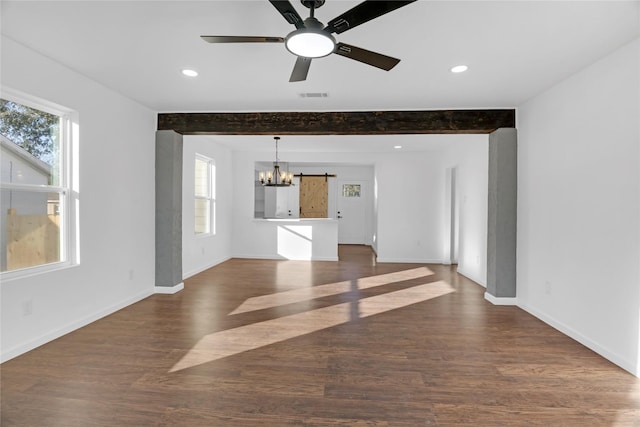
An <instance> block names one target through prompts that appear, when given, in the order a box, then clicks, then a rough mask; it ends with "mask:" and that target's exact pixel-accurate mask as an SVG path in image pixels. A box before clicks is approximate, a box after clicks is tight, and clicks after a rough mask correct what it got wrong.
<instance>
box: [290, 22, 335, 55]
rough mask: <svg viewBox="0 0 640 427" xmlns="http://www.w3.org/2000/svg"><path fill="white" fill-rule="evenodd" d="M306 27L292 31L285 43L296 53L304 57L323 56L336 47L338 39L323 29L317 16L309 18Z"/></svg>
mask: <svg viewBox="0 0 640 427" xmlns="http://www.w3.org/2000/svg"><path fill="white" fill-rule="evenodd" d="M304 24H305V27H304V28H300V29H299V30H295V31H293V32H291V33H290V34H289V35H288V36H287V37H286V38H285V42H284V45H285V46H286V47H287V50H288V51H289V52H291V53H293V54H294V55H297V56H302V57H304V58H322V57H323V56H327V55H329V54H331V53H333V51H334V50H335V48H336V39H335V38H334V37H333V36H332V35H331V34H329V33H327V32H326V31H324V30H323V29H322V24H321V23H320V21H318V20H317V19H316V18H307V19H305V21H304Z"/></svg>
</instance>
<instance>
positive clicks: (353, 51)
mask: <svg viewBox="0 0 640 427" xmlns="http://www.w3.org/2000/svg"><path fill="white" fill-rule="evenodd" d="M334 53H335V54H338V55H340V56H344V57H346V58H351V59H355V60H356V61H360V62H364V63H365V64H369V65H373V66H374V67H378V68H381V69H383V70H386V71H389V70H390V69H392V68H393V67H395V66H396V65H398V62H400V60H399V59H397V58H392V57H391V56H387V55H383V54H381V53H376V52H371V51H370V50H366V49H362V48H359V47H355V46H351V45H349V44H345V43H338V44H336V50H335V51H334Z"/></svg>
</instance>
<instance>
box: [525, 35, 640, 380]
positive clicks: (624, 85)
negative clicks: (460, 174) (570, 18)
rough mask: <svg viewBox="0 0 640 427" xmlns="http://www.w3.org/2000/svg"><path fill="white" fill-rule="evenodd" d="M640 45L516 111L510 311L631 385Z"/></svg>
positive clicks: (638, 276) (637, 282)
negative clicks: (589, 352) (514, 304)
mask: <svg viewBox="0 0 640 427" xmlns="http://www.w3.org/2000/svg"><path fill="white" fill-rule="evenodd" d="M639 64H640V40H636V41H635V42H633V43H631V44H629V45H627V46H624V47H623V48H621V49H619V50H617V51H615V52H613V53H612V54H611V55H609V56H607V57H605V58H603V59H602V60H600V61H598V62H596V63H594V64H592V65H591V66H589V67H587V68H585V69H584V70H582V71H581V72H579V73H577V74H575V75H574V76H572V77H570V78H568V79H567V80H565V81H563V82H561V83H560V84H558V85H556V86H554V87H552V88H551V89H549V90H548V91H546V92H544V93H542V94H540V95H539V96H537V97H535V98H533V99H531V100H530V101H528V102H526V103H525V104H524V105H522V106H520V107H519V108H518V114H517V115H518V129H519V135H518V140H519V155H518V169H519V170H518V254H517V255H518V265H517V269H518V304H519V305H520V306H521V307H522V308H524V309H525V310H528V311H530V312H531V313H533V314H535V315H536V316H538V317H540V318H541V319H542V320H544V321H546V322H548V323H550V324H551V325H552V326H554V327H556V328H558V329H559V330H561V331H563V332H565V333H567V334H568V335H570V336H572V337H573V338H575V339H577V340H578V341H580V342H582V343H583V344H585V345H587V346H588V347H590V348H591V349H593V350H595V351H596V352H598V353H600V354H602V355H603V356H605V357H607V358H608V359H610V360H612V361H613V362H614V363H616V364H618V365H620V366H622V367H623V368H625V369H627V370H629V371H631V372H634V373H636V375H638V374H639V373H640V370H639V369H638V344H639V342H638V334H639V329H638V322H639V309H640V271H639V268H640V249H639V242H640V176H639V167H638V165H639V164H640V149H639V144H640V129H639V122H640V66H639Z"/></svg>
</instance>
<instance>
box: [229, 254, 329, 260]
mask: <svg viewBox="0 0 640 427" xmlns="http://www.w3.org/2000/svg"><path fill="white" fill-rule="evenodd" d="M233 258H242V259H272V260H276V261H282V260H289V261H338V257H337V256H335V257H312V258H311V259H290V258H286V257H283V256H278V255H272V256H269V255H251V254H241V255H234V256H233Z"/></svg>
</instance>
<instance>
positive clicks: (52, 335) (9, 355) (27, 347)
mask: <svg viewBox="0 0 640 427" xmlns="http://www.w3.org/2000/svg"><path fill="white" fill-rule="evenodd" d="M150 295H152V292H151V291H144V292H141V293H139V294H138V295H135V296H133V297H131V298H127V299H125V300H123V301H120V302H119V303H116V304H114V305H112V306H110V307H107V308H105V309H103V310H100V311H97V312H95V313H93V314H89V315H87V316H85V317H83V318H82V319H78V320H74V321H73V322H71V323H69V324H67V325H66V326H63V327H61V328H58V329H55V330H53V331H50V332H47V333H45V334H44V335H41V336H39V337H37V338H34V339H32V340H29V341H27V342H25V343H23V344H20V345H18V346H15V347H13V348H10V349H9V350H5V351H3V352H2V354H0V363H4V362H6V361H7V360H11V359H13V358H14V357H17V356H20V355H21V354H24V353H26V352H28V351H31V350H33V349H35V348H37V347H40V346H41V345H43V344H46V343H48V342H50V341H53V340H55V339H57V338H60V337H62V336H63V335H66V334H68V333H69V332H73V331H75V330H77V329H80V328H82V327H83V326H87V325H88V324H90V323H93V322H95V321H96V320H99V319H101V318H103V317H105V316H108V315H110V314H113V313H115V312H116V311H119V310H122V309H123V308H125V307H128V306H130V305H131V304H135V303H136V302H138V301H141V300H143V299H145V298H147V297H149V296H150Z"/></svg>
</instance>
